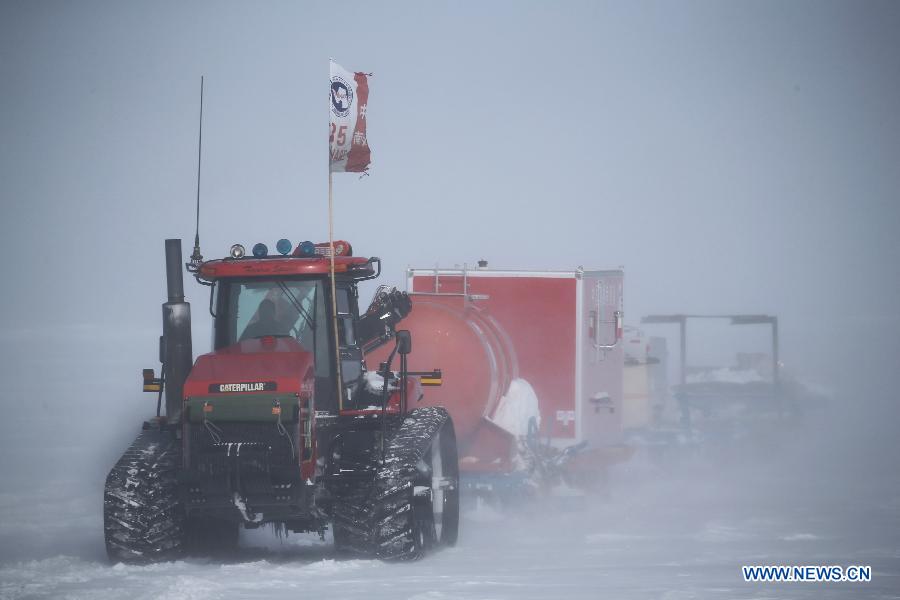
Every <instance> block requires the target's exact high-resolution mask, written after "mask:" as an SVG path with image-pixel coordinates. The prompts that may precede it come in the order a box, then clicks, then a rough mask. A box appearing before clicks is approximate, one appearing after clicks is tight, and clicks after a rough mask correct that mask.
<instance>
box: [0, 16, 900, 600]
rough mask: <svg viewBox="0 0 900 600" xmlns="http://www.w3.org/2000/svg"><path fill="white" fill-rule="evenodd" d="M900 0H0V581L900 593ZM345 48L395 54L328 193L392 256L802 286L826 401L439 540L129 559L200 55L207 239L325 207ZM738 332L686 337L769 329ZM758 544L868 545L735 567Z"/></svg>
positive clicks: (290, 593) (189, 230) (400, 271)
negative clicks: (820, 578) (851, 580)
mask: <svg viewBox="0 0 900 600" xmlns="http://www.w3.org/2000/svg"><path fill="white" fill-rule="evenodd" d="M898 30H900V9H898V5H897V4H896V3H891V2H865V3H836V2H815V3H813V2H791V3H777V2H752V3H751V2H746V3H737V2H732V3H714V2H685V3H678V4H676V3H660V2H641V3H625V2H622V3H596V2H585V3H580V2H568V3H532V2H487V3H478V4H475V3H471V4H461V3H449V2H434V3H400V2H388V3H359V2H346V3H341V4H335V3H324V2H318V3H313V2H310V3H291V2H284V3H278V2H267V3H264V4H263V3H258V4H256V3H255V4H247V3H236V2H222V3H212V2H192V3H182V2H153V3H150V2H148V3H121V2H80V3H65V2H45V1H38V2H17V1H6V2H3V3H2V4H0V250H2V255H3V266H2V269H3V281H4V284H3V292H4V293H3V305H2V310H0V409H2V411H3V413H2V418H0V598H24V597H46V598H55V597H63V596H67V597H72V598H80V597H85V598H87V597H91V598H103V597H109V598H119V597H123V596H125V595H129V596H133V597H136V598H142V597H147V598H149V597H154V598H155V597H171V598H182V597H185V598H225V597H263V596H264V595H265V597H285V598H287V597H297V596H300V595H302V594H311V595H323V594H330V595H333V596H336V597H363V596H365V597H384V598H388V597H390V598H422V599H426V598H427V599H430V600H437V599H442V598H523V599H524V598H550V597H572V598H582V597H583V598H597V597H622V598H696V597H709V598H717V597H738V598H757V597H777V598H788V597H790V598H796V597H817V598H818V597H852V598H857V597H880V598H896V597H897V590H898V589H900V533H898V532H900V477H898V476H897V474H896V471H897V469H896V456H897V455H898V450H900V443H898V441H897V439H898V436H897V433H896V431H897V426H898V424H900V410H898V408H897V400H898V399H897V393H896V384H897V376H896V372H897V367H898V363H900V360H898V359H900V341H898V340H900V277H898V275H900V269H898V267H897V265H898V264H900V243H898V241H897V234H898V229H900V208H898V206H900V203H898V199H900V169H898V168H897V165H898V164H900V111H898V110H897V108H898V107H900V38H898V36H897V31H898ZM329 57H334V58H335V59H336V60H338V61H339V62H341V63H342V64H343V65H344V66H345V67H347V68H350V69H358V70H365V71H369V72H372V73H373V74H374V75H373V77H372V79H371V89H372V92H371V93H372V96H371V102H370V109H369V116H370V119H371V122H370V124H369V137H370V143H371V145H372V149H373V157H374V164H373V166H372V171H371V176H369V177H366V178H363V179H358V178H357V177H355V176H353V175H338V176H336V178H335V204H336V211H335V223H336V235H337V236H338V237H339V238H343V239H347V240H350V241H351V242H352V243H353V245H354V248H355V249H356V250H357V252H358V253H361V254H366V255H377V256H380V257H381V258H382V259H383V262H384V266H385V275H384V277H383V279H384V282H385V283H391V284H395V285H401V286H402V285H403V275H404V269H405V268H406V266H407V265H413V266H431V265H434V264H436V263H439V264H441V265H454V264H463V263H469V264H473V263H474V262H475V261H477V260H478V259H480V258H485V259H488V260H489V261H490V262H491V264H493V265H496V266H502V267H511V268H564V269H568V268H573V267H575V266H577V265H584V266H587V267H609V266H612V267H615V266H619V265H622V266H623V267H624V268H625V270H626V299H625V309H626V321H627V322H629V323H632V324H636V323H637V322H638V321H639V319H640V317H641V316H642V315H645V314H649V313H667V312H696V313H735V312H741V313H771V314H777V315H778V316H779V318H780V332H781V339H782V345H781V358H782V360H783V361H784V362H785V364H786V367H787V368H788V369H790V370H791V371H792V372H793V373H795V374H796V375H797V376H800V377H803V378H805V379H809V380H812V381H816V382H818V383H820V384H822V385H825V386H827V387H829V388H830V389H831V390H832V391H833V399H832V401H831V402H830V404H829V407H828V410H825V411H822V412H820V413H819V414H816V415H813V416H811V417H810V418H809V419H808V420H807V422H806V423H804V425H803V427H802V428H801V429H800V430H798V431H793V432H791V433H789V434H785V435H783V436H773V439H772V440H771V442H770V443H766V444H763V445H762V446H753V447H749V448H743V447H741V448H738V449H734V450H733V451H731V452H726V453H723V455H721V456H717V457H716V459H715V460H713V459H712V457H711V456H710V454H715V453H706V454H701V455H700V456H688V457H684V456H681V457H677V458H672V459H671V460H670V461H668V462H664V463H663V464H662V465H653V464H651V463H649V462H648V461H646V460H641V459H640V458H641V457H639V459H638V460H635V461H632V462H631V463H629V464H627V465H625V466H623V467H622V468H620V469H617V470H616V472H615V473H614V475H613V487H612V490H611V492H610V494H611V495H610V497H608V498H595V499H592V500H590V501H589V504H590V506H589V507H577V506H571V505H566V504H567V503H566V501H563V500H558V499H555V500H548V502H547V503H540V504H538V505H537V506H533V507H525V508H522V509H519V511H518V512H513V513H512V514H505V513H500V514H498V513H495V512H493V511H492V510H489V509H485V508H481V509H478V510H470V511H468V512H467V513H466V516H465V519H464V522H463V530H462V535H461V539H460V544H459V546H458V547H457V548H455V549H453V550H451V551H447V552H444V553H442V554H439V555H436V556H434V557H431V558H429V559H427V560H426V561H424V562H422V563H418V564H415V565H389V566H385V565H382V564H381V563H377V562H372V561H334V562H332V560H333V558H334V557H333V556H332V554H331V551H330V549H329V548H328V547H327V546H322V545H320V544H317V543H316V542H315V540H307V539H305V538H302V539H299V540H297V539H295V538H289V541H288V543H287V545H286V546H282V545H281V544H280V543H279V542H278V541H277V540H273V539H268V538H264V537H260V536H255V537H254V536H248V538H247V539H245V540H244V547H245V548H244V551H245V553H244V554H242V555H241V556H240V557H238V558H237V559H236V560H235V561H232V562H229V563H228V564H225V565H221V564H219V563H211V562H203V561H194V562H183V563H177V564H175V565H162V566H157V567H150V568H138V567H127V568H121V567H120V568H112V567H110V566H108V565H107V564H106V562H105V557H104V551H103V542H102V518H101V495H102V486H103V480H104V478H105V475H106V472H107V470H108V469H109V467H110V466H111V465H112V463H113V462H114V461H115V460H116V458H117V457H118V455H119V454H120V452H121V451H122V449H123V448H124V447H125V446H126V445H127V444H128V443H129V442H130V440H131V439H133V437H134V435H135V434H136V432H137V429H138V427H139V425H140V422H141V420H142V419H143V418H145V417H147V416H148V415H150V414H152V413H153V412H154V410H155V406H153V404H154V399H153V398H151V395H149V394H148V395H144V394H141V393H140V391H139V383H140V382H139V378H140V369H141V368H144V367H150V366H153V367H158V364H157V359H156V339H157V336H158V335H159V334H160V322H161V317H160V308H159V305H160V304H161V303H162V302H163V301H164V300H165V276H164V268H163V242H162V241H163V239H164V238H167V237H180V238H182V239H183V240H184V247H185V252H186V253H187V252H188V251H189V247H190V246H191V242H192V237H193V231H194V230H193V227H194V222H193V208H194V207H193V202H194V197H195V196H194V195H195V185H196V166H197V165H196V152H197V146H196V144H197V139H196V135H197V116H198V115H197V112H198V106H197V103H198V97H197V96H198V92H199V89H198V88H199V79H200V75H201V74H202V75H205V77H206V98H205V106H204V140H203V143H204V151H203V185H202V207H201V224H200V232H201V241H202V246H203V252H204V254H205V255H206V256H207V257H214V256H221V255H223V254H224V253H225V252H226V250H227V248H228V247H229V246H230V245H231V244H232V243H234V242H242V243H244V244H245V245H249V244H252V243H254V242H257V241H264V242H266V243H268V244H269V246H270V247H272V246H273V244H274V242H275V240H277V239H278V238H280V237H288V238H290V239H292V240H293V241H295V242H297V241H300V240H302V239H307V238H309V239H312V240H314V241H319V240H323V239H326V237H327V231H328V230H327V172H326V168H327V166H326V147H325V137H324V135H325V119H326V118H327V117H326V114H327V113H326V112H325V92H324V89H325V88H324V82H325V78H326V75H327V60H328V58H329ZM186 287H187V294H188V299H189V300H190V301H191V302H192V305H193V314H194V348H195V352H203V351H206V350H207V349H208V347H209V343H208V340H209V320H208V318H207V316H208V315H207V313H206V302H207V297H206V295H205V288H201V287H200V286H199V285H196V284H194V283H193V282H192V281H186ZM371 291H372V287H371V286H370V287H368V288H366V290H365V291H364V294H363V296H364V299H368V294H370V293H371ZM723 329H724V331H723ZM647 331H648V333H650V334H652V335H658V334H660V333H666V332H667V333H674V332H673V331H672V330H667V329H665V328H661V327H658V328H654V329H650V328H648V329H647ZM726 333H733V332H731V331H730V330H728V328H727V326H722V327H721V328H719V329H716V328H715V327H708V328H707V327H702V328H700V329H698V332H697V334H696V336H695V337H694V338H692V340H693V341H696V346H694V345H692V346H691V353H692V354H691V360H692V361H694V360H695V359H696V364H727V363H728V361H729V360H730V358H731V354H733V352H734V351H736V350H741V349H749V350H751V351H765V350H766V343H767V342H766V339H765V337H762V336H760V335H758V334H757V333H753V332H749V331H748V332H741V333H738V334H737V337H735V338H730V337H726ZM732 342H733V343H734V344H735V345H736V346H740V347H737V348H735V347H731V346H730V345H729V344H731V343H732ZM675 345H676V341H675V339H674V338H673V337H670V338H669V346H670V348H673V347H675ZM673 358H674V357H673ZM564 505H565V506H564ZM523 511H524V512H523ZM265 548H268V549H265ZM763 562H774V563H788V564H818V563H822V564H842V565H847V564H872V565H873V567H874V568H875V579H874V580H873V582H872V583H871V584H868V586H850V585H830V586H826V585H821V586H819V585H816V586H802V585H797V584H795V585H794V586H788V585H782V586H773V585H768V586H767V585H762V584H758V585H749V584H744V583H743V581H742V580H741V579H740V566H741V565H742V564H756V563H763Z"/></svg>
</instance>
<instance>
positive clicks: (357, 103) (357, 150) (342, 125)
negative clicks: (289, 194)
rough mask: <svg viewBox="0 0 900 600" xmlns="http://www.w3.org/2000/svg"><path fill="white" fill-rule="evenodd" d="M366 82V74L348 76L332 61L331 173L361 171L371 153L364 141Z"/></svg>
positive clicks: (367, 101)
mask: <svg viewBox="0 0 900 600" xmlns="http://www.w3.org/2000/svg"><path fill="white" fill-rule="evenodd" d="M368 103H369V81H368V78H367V76H366V74H365V73H351V72H350V71H348V70H346V69H345V68H344V67H342V66H341V65H339V64H337V63H336V62H334V61H331V98H330V103H329V108H330V110H331V124H330V128H329V129H330V136H329V153H330V155H331V160H330V163H331V171H332V172H334V173H339V172H343V171H349V172H352V173H360V172H364V171H366V170H367V169H368V168H369V161H370V160H371V158H372V153H371V151H370V150H369V142H368V140H367V139H366V108H367V105H368Z"/></svg>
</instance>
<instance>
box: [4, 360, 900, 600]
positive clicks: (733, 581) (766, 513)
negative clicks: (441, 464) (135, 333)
mask: <svg viewBox="0 0 900 600" xmlns="http://www.w3.org/2000/svg"><path fill="white" fill-rule="evenodd" d="M66 356H69V357H71V358H70V359H68V360H66V361H59V363H58V364H55V365H54V366H53V368H52V369H51V372H50V373H49V374H48V372H47V371H45V370H41V371H39V370H38V368H37V367H34V368H32V367H29V366H27V365H25V364H24V363H23V362H20V363H19V364H18V365H17V367H16V375H18V377H6V381H8V382H11V383H10V385H9V386H8V387H7V388H6V389H5V390H4V391H3V392H2V394H3V396H2V400H3V403H2V406H3V407H4V411H5V414H4V419H3V420H2V421H0V440H2V441H0V444H2V452H0V598H2V599H3V600H6V599H10V600H11V599H20V598H54V599H55V598H67V599H73V600H74V599H81V598H84V599H87V598H91V599H105V598H109V599H113V598H128V599H130V600H139V599H144V598H147V599H150V598H154V599H156V598H172V599H181V598H184V599H191V600H193V599H197V600H200V599H217V598H266V599H271V598H315V599H323V598H335V599H338V598H367V599H372V600H378V599H391V600H395V599H418V600H443V599H451V598H461V599H485V600H487V599H504V598H508V599H517V600H526V599H531V598H573V599H576V598H585V599H588V598H590V599H595V598H611V599H645V598H646V599H651V598H653V599H667V600H679V599H688V598H838V597H840V598H884V599H887V598H900V478H898V476H897V475H896V470H895V469H894V465H893V461H894V454H895V452H894V448H895V447H896V443H895V442H894V441H893V439H894V438H893V437H892V435H893V434H891V427H888V426H884V427H880V428H877V427H876V428H875V429H870V430H866V431H865V432H864V433H865V435H860V434H859V432H860V431H862V428H863V427H865V426H868V427H870V428H871V427H873V425H872V424H871V423H870V421H869V420H866V419H863V418H862V417H859V418H856V417H854V419H856V420H852V421H849V422H848V421H845V420H844V418H843V416H842V418H841V419H835V420H832V421H829V420H827V419H820V420H816V419H815V418H812V419H811V420H810V422H809V423H808V424H807V425H806V426H805V427H804V428H803V429H802V430H800V431H798V432H795V433H791V434H790V435H785V436H781V437H779V438H777V439H771V440H767V441H766V442H765V443H762V444H759V445H758V446H755V447H753V446H744V447H740V448H732V449H730V450H728V451H722V450H711V449H708V450H701V451H700V452H699V453H692V452H688V451H682V452H673V453H670V454H668V455H666V456H665V457H664V458H663V460H662V461H659V462H654V461H650V460H646V457H641V456H639V457H638V458H637V459H636V460H634V461H632V462H630V463H628V464H627V465H624V466H622V467H620V468H618V469H617V470H616V471H615V473H614V474H613V476H612V482H611V489H610V490H609V493H608V494H606V495H605V496H603V497H591V498H574V499H573V498H571V497H559V498H547V499H545V500H542V501H539V502H535V503H533V504H529V505H525V506H521V507H518V508H515V509H513V510H506V511H500V510H497V509H495V508H494V507H491V506H487V505H478V506H474V507H469V508H468V509H467V510H466V512H465V514H464V519H463V522H462V525H461V535H460V540H459V544H458V546H457V547H455V548H452V549H448V550H445V551H442V552H440V553H438V554H435V555H433V556H430V557H428V558H426V559H425V560H423V561H420V562H418V563H413V564H385V563H381V562H378V561H369V560H342V559H339V558H337V557H335V556H334V553H333V551H332V549H331V545H330V543H329V542H328V541H327V540H326V542H324V543H323V542H320V541H319V540H318V538H316V537H315V536H297V535H291V536H289V537H288V538H286V539H285V540H283V541H282V540H279V539H278V538H276V537H275V536H274V535H272V534H271V533H270V532H268V531H267V530H263V531H255V532H244V534H243V537H242V541H241V548H240V550H239V552H238V553H237V554H236V555H235V556H232V557H230V558H228V559H227V560H224V561H222V560H218V561H211V560H186V561H179V562H176V563H170V564H159V565H153V566H146V567H136V566H124V565H110V564H108V562H107V561H106V557H105V554H104V548H103V540H102V518H101V497H102V496H101V494H102V487H103V480H104V477H105V474H106V471H107V470H108V469H109V467H110V466H111V465H112V463H113V462H114V461H115V459H116V457H117V456H118V454H119V453H120V452H121V451H122V450H123V449H124V448H125V446H126V445H127V444H128V442H129V441H130V439H132V438H133V437H134V435H135V434H136V433H137V428H138V426H139V423H140V420H139V417H140V415H145V414H146V413H147V412H148V408H149V406H150V405H151V404H153V402H152V400H153V399H152V398H151V397H150V395H149V394H148V395H146V396H142V395H141V394H140V393H139V392H136V391H135V390H136V389H137V388H138V385H139V372H135V373H134V377H133V380H132V381H127V382H124V383H123V382H122V379H123V377H122V375H121V373H120V372H119V371H120V370H121V369H120V365H119V364H118V362H117V361H120V360H123V361H124V360H126V359H127V356H119V355H114V353H109V355H108V356H107V358H106V359H105V360H107V361H108V364H106V367H108V373H109V375H108V376H100V375H98V374H97V373H98V372H99V371H97V370H96V368H95V367H94V370H93V371H87V370H86V369H88V363H87V359H81V358H78V353H77V352H75V351H74V349H72V351H71V352H67V354H66ZM79 360H83V361H84V362H78V361H79ZM91 360H92V361H93V362H94V363H96V361H97V359H96V358H93V359H91ZM6 364H7V367H6V370H7V372H6V373H5V374H6V375H10V373H9V372H8V371H9V369H10V365H11V364H13V363H9V362H8V363H6ZM86 372H87V373H92V376H90V377H84V376H83V374H84V373H86ZM34 381H40V382H41V385H42V388H41V389H42V390H44V391H45V393H43V394H42V395H39V396H34V395H31V394H30V393H29V391H28V390H29V389H30V387H31V384H32V383H33V382H34ZM126 384H127V389H126ZM892 414H893V413H892ZM876 421H877V420H876ZM867 423H868V425H866V424H867ZM876 425H877V422H876ZM766 563H775V564H800V565H809V564H826V565H831V564H837V565H843V566H846V565H856V564H862V565H871V566H872V567H873V571H874V573H873V580H872V581H871V582H870V583H865V584H861V583H856V584H854V583H832V584H811V583H802V584H801V583H794V584H762V583H754V584H749V583H745V582H744V581H743V578H742V575H741V565H744V564H766Z"/></svg>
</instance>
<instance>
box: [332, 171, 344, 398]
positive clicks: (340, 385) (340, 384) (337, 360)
mask: <svg viewBox="0 0 900 600" xmlns="http://www.w3.org/2000/svg"><path fill="white" fill-rule="evenodd" d="M333 179H334V175H333V174H332V172H331V165H330V164H329V165H328V247H329V249H330V250H331V269H330V271H331V323H332V333H333V334H334V364H335V367H336V371H335V372H336V373H337V394H338V410H344V381H343V377H341V341H340V340H339V339H338V322H337V320H338V315H337V293H336V292H335V286H334V202H333V200H332V189H333V188H334V183H333Z"/></svg>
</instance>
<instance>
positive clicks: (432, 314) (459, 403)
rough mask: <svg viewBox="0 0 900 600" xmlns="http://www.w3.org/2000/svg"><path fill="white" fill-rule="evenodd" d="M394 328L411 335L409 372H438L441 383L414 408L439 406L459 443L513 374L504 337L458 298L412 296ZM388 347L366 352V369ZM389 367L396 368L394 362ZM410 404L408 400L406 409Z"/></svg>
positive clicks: (510, 349)
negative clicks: (449, 419)
mask: <svg viewBox="0 0 900 600" xmlns="http://www.w3.org/2000/svg"><path fill="white" fill-rule="evenodd" d="M397 329H408V330H409V331H410V332H411V333H412V339H413V352H412V353H411V354H410V355H409V370H410V371H430V370H431V369H441V371H442V372H443V384H442V385H441V386H440V387H428V388H425V390H424V391H425V397H424V398H423V399H422V401H421V402H420V403H419V404H418V406H432V405H441V406H443V407H445V408H446V409H447V410H448V411H449V412H450V415H451V416H452V417H453V424H454V426H455V427H456V435H457V437H458V438H459V439H460V443H461V445H463V444H464V443H465V441H466V440H467V439H471V438H472V437H473V436H474V434H475V432H476V431H477V430H478V428H479V427H480V426H481V424H482V420H483V418H484V417H489V416H491V415H492V413H493V411H494V408H495V407H496V405H497V402H498V401H499V400H500V398H501V397H502V396H503V395H504V394H505V393H506V391H507V389H508V388H509V383H510V381H512V380H513V379H514V378H516V377H518V364H517V361H516V355H515V350H514V349H513V346H512V343H511V342H510V340H509V337H508V336H507V335H506V332H505V331H504V330H503V328H502V327H501V326H500V324H499V323H497V321H496V320H494V319H493V318H492V317H491V316H490V314H488V312H487V310H485V309H483V308H480V307H478V306H477V304H476V303H473V302H466V301H464V300H463V298H462V297H458V296H427V295H420V294H414V295H412V311H411V312H410V314H409V315H408V316H407V317H406V318H405V319H403V320H402V321H401V322H400V323H399V324H398V325H397ZM392 348H393V345H392V344H386V345H385V346H383V347H381V348H379V349H378V350H376V351H374V352H372V353H371V354H369V355H367V356H366V362H367V364H368V368H369V369H374V368H378V364H379V362H381V361H383V360H386V358H387V355H388V354H389V353H390V351H391V349H392ZM392 368H393V369H395V370H396V369H397V368H398V364H394V365H392ZM416 406H417V405H416V403H415V399H414V398H411V399H410V408H415V407H416ZM461 450H462V448H461Z"/></svg>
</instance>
